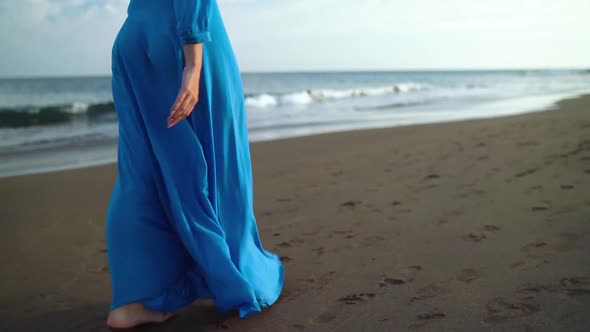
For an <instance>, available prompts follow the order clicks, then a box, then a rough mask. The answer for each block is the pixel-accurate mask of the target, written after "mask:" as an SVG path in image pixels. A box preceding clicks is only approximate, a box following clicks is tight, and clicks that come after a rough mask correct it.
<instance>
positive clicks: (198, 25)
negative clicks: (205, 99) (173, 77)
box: [168, 0, 215, 128]
mask: <svg viewBox="0 0 590 332" xmlns="http://www.w3.org/2000/svg"><path fill="white" fill-rule="evenodd" d="M173 1H174V13H175V15H176V34H177V37H178V38H179V41H180V43H181V45H182V48H183V53H184V60H185V66H184V70H183V73H182V86H181V88H180V91H179V92H178V96H177V97H176V101H175V102H174V105H173V106H172V109H171V111H170V116H169V117H168V128H170V127H172V126H173V125H175V124H177V123H178V122H179V121H181V120H182V119H184V118H185V117H187V116H188V115H189V114H190V113H191V112H192V111H193V109H194V108H195V105H196V104H197V102H198V101H199V89H200V87H199V82H200V77H201V67H202V64H203V60H202V59H203V43H208V42H210V41H211V33H210V31H209V18H210V17H211V6H212V2H213V1H215V0H173Z"/></svg>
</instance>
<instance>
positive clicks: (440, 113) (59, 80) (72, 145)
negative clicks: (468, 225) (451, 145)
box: [0, 69, 590, 177]
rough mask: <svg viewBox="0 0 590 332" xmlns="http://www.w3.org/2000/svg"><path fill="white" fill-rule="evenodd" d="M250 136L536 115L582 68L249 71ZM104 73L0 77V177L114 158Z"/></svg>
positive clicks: (589, 78)
mask: <svg viewBox="0 0 590 332" xmlns="http://www.w3.org/2000/svg"><path fill="white" fill-rule="evenodd" d="M242 79H243V82H244V92H245V96H244V97H245V101H246V108H247V115H246V117H247V119H248V129H249V130H248V132H249V138H250V141H251V142H254V141H263V140H274V139H280V138H286V137H295V136H304V135H312V134H317V133H325V132H334V131H342V130H353V129H363V128H383V127H394V126H403V125H411V124H420V123H434V122H446V121H457V120H463V119H473V118H483V117H496V116H503V115H511V114H517V113H525V112H533V111H543V110H547V109H549V108H551V107H552V105H553V103H554V102H555V101H557V100H559V99H562V98H565V97H569V96H575V95H579V94H582V93H588V92H590V72H589V71H588V70H580V69H572V70H503V71H498V70H488V71H391V72H327V73H320V72H313V73H303V72H302V73H246V74H243V76H242ZM117 136H118V122H117V116H116V113H115V110H114V105H113V102H112V94H111V77H110V76H98V77H55V78H5V79H0V160H1V162H0V177H2V176H11V175H18V174H29V173H37V172H45V171H51V170H58V169H67V168H76V167H84V166H90V165H96V164H102V163H108V162H113V161H116V158H117Z"/></svg>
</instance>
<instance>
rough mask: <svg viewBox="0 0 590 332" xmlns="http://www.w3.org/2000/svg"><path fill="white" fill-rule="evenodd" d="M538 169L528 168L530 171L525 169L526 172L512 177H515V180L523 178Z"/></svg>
mask: <svg viewBox="0 0 590 332" xmlns="http://www.w3.org/2000/svg"><path fill="white" fill-rule="evenodd" d="M539 169H540V168H530V169H527V170H526V171H522V172H520V173H516V174H514V175H513V177H515V178H521V177H523V176H527V175H530V174H533V173H535V172H537V171H538V170H539Z"/></svg>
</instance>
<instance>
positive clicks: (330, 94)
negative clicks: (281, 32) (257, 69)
mask: <svg viewBox="0 0 590 332" xmlns="http://www.w3.org/2000/svg"><path fill="white" fill-rule="evenodd" d="M425 88H426V86H425V85H424V84H420V83H413V82H409V83H401V84H395V85H390V86H378V87H364V88H353V89H309V90H306V91H298V92H292V93H284V94H274V95H273V94H268V93H262V94H257V95H252V96H247V97H246V105H247V106H251V107H256V108H268V107H276V106H280V105H307V104H311V103H318V102H325V101H329V100H336V99H346V98H361V97H368V96H381V95H387V94H395V93H407V92H411V91H417V90H422V89H425Z"/></svg>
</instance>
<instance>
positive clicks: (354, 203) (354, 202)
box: [340, 200, 363, 208]
mask: <svg viewBox="0 0 590 332" xmlns="http://www.w3.org/2000/svg"><path fill="white" fill-rule="evenodd" d="M362 203H363V201H359V200H349V201H346V202H342V203H340V206H346V207H351V208H354V207H356V206H357V205H360V204H362Z"/></svg>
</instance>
